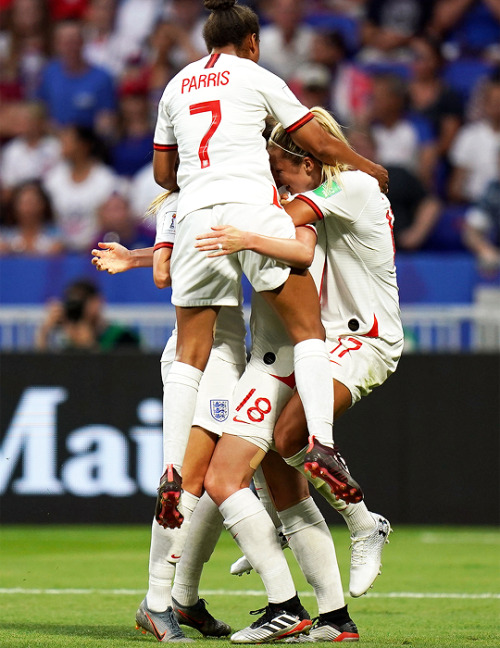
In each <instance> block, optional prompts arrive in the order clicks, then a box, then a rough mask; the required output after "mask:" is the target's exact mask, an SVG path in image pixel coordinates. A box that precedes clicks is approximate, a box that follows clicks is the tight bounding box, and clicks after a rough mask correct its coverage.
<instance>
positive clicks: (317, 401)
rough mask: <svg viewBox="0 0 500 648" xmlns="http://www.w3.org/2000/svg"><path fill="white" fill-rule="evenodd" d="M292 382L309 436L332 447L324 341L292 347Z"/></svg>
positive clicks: (329, 379)
mask: <svg viewBox="0 0 500 648" xmlns="http://www.w3.org/2000/svg"><path fill="white" fill-rule="evenodd" d="M293 355H294V360H293V363H294V370H295V381H296V383H297V391H298V392H299V395H300V398H301V400H302V404H303V406H304V411H305V414H306V419H307V428H308V430H309V434H312V435H314V436H315V437H316V438H317V439H318V441H319V442H320V443H323V444H324V445H327V446H330V448H331V447H333V432H332V426H333V379H332V372H331V369H330V359H329V357H328V351H327V350H326V345H325V343H324V341H323V340H317V339H313V340H304V341H303V342H299V343H298V344H296V345H295V346H294V347H293Z"/></svg>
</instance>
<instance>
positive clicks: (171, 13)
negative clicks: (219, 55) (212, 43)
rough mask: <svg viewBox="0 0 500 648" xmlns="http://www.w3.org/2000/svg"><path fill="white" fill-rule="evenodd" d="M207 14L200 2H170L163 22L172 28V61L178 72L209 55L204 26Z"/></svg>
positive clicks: (179, 0) (193, 0) (178, 0)
mask: <svg viewBox="0 0 500 648" xmlns="http://www.w3.org/2000/svg"><path fill="white" fill-rule="evenodd" d="M206 17H207V14H206V13H205V10H204V8H203V2H200V0H169V2H167V3H166V8H165V11H164V12H163V20H164V21H166V22H167V23H169V24H170V25H171V26H172V30H171V32H170V37H171V38H172V39H173V41H174V42H173V48H172V51H171V53H170V60H171V62H172V64H173V65H174V67H175V68H176V69H177V70H180V69H181V68H183V67H184V66H185V65H187V64H188V63H191V62H192V61H197V60H198V59H200V58H201V57H202V56H205V55H206V54H207V46H206V44H205V41H204V39H203V25H204V24H205V19H206Z"/></svg>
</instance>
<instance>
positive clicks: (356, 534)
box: [274, 380, 390, 596]
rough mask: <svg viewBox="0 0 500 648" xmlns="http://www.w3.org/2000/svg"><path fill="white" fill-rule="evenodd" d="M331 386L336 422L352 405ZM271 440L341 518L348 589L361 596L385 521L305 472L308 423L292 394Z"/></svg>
mask: <svg viewBox="0 0 500 648" xmlns="http://www.w3.org/2000/svg"><path fill="white" fill-rule="evenodd" d="M333 384H334V394H335V420H337V419H338V417H339V416H341V415H342V414H343V413H344V412H345V411H347V409H348V408H349V406H350V405H351V392H350V391H349V390H348V389H347V388H346V387H345V385H343V384H342V383H341V382H339V381H338V380H334V381H333ZM274 438H275V446H276V449H277V450H278V451H279V453H280V454H281V455H282V456H283V457H284V458H285V461H286V462H287V463H288V464H289V465H291V466H293V467H294V468H296V470H298V471H300V472H302V473H303V474H304V475H305V476H306V478H307V479H308V481H309V482H310V483H311V484H312V485H313V486H314V487H315V488H316V490H317V491H318V492H319V493H320V494H321V495H322V496H323V497H324V498H325V499H326V500H327V501H328V502H329V504H330V505H331V506H332V507H333V508H335V510H337V511H338V512H339V513H340V515H342V517H343V518H344V521H345V522H346V524H347V527H348V529H349V533H350V536H351V549H352V551H351V569H350V583H349V590H350V592H351V594H352V595H354V596H361V594H364V593H365V592H366V591H367V590H368V589H369V588H370V587H371V586H372V585H373V582H374V581H375V579H376V577H377V576H378V574H379V573H380V566H381V557H382V549H383V547H384V545H385V544H386V541H387V540H386V538H387V534H388V533H389V531H390V525H389V523H388V521H387V520H386V519H385V518H383V517H382V516H380V515H378V514H373V513H371V512H370V511H369V510H368V508H367V507H366V505H365V503H364V502H358V503H346V502H344V501H343V500H339V499H338V498H337V497H336V496H335V493H334V492H332V489H331V487H330V483H326V482H325V481H323V479H321V478H317V477H313V476H312V475H311V474H310V473H307V472H305V471H304V468H303V465H304V460H305V459H304V458H305V457H306V456H307V451H308V446H306V445H304V444H305V443H306V442H307V423H306V419H305V415H304V412H303V408H302V404H301V401H300V398H299V396H298V394H295V395H294V396H293V397H292V399H291V400H290V401H289V402H288V403H287V405H286V406H285V408H284V409H283V411H282V413H281V415H280V417H279V419H278V423H277V425H276V427H275V431H274ZM291 453H294V454H291ZM326 458H327V459H329V458H328V457H326ZM332 459H334V460H335V462H337V461H343V460H342V459H341V457H340V455H339V454H338V452H336V455H335V456H334V457H332ZM325 463H326V462H325ZM344 465H345V462H344ZM334 467H335V466H334ZM379 529H380V531H381V533H380V534H379ZM386 532H387V533H386Z"/></svg>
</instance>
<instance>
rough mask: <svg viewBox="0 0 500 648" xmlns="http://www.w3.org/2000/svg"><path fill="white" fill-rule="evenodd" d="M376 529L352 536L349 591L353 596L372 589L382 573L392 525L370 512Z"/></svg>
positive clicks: (355, 596)
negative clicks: (384, 554) (363, 534)
mask: <svg viewBox="0 0 500 648" xmlns="http://www.w3.org/2000/svg"><path fill="white" fill-rule="evenodd" d="M370 515H371V516H372V517H373V519H374V521H375V529H374V530H373V531H372V532H371V533H370V534H368V535H366V536H351V571H350V580H349V593H350V595H351V596H352V597H353V598H357V597H358V596H362V595H363V594H366V592H367V591H368V590H369V589H370V587H371V586H372V585H373V583H374V582H375V579H376V578H377V576H378V575H379V574H380V573H381V572H380V568H381V567H382V562H381V560H382V549H383V548H384V546H385V545H386V544H387V543H388V542H389V533H391V531H392V529H391V525H390V524H389V521H388V520H386V519H385V518H384V517H382V516H381V515H379V514H378V513H370Z"/></svg>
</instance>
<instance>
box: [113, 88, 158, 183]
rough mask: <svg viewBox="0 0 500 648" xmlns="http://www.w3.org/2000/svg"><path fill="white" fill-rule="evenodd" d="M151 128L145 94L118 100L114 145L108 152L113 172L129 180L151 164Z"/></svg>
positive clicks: (123, 97)
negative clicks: (118, 107) (116, 138)
mask: <svg viewBox="0 0 500 648" xmlns="http://www.w3.org/2000/svg"><path fill="white" fill-rule="evenodd" d="M152 155H153V128H152V127H151V119H150V112H149V99H148V96H147V95H146V94H126V95H123V96H122V98H121V100H120V111H119V119H118V142H117V143H116V144H115V145H114V146H113V148H112V151H111V161H112V165H113V168H114V170H115V171H116V172H117V173H118V174H119V175H122V176H128V177H130V176H133V175H134V174H135V173H137V171H139V170H140V169H142V167H143V166H145V165H146V164H148V163H149V162H151V160H152Z"/></svg>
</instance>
